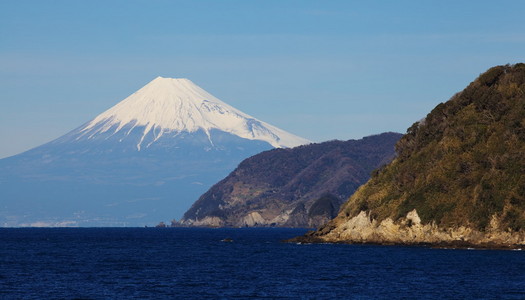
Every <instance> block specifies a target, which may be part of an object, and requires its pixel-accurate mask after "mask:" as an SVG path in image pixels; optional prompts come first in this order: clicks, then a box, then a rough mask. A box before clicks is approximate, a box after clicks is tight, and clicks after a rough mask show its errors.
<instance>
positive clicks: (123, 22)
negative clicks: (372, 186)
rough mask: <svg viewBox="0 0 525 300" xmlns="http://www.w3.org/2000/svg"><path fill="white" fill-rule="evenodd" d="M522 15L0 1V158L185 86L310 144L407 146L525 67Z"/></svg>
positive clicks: (297, 4)
mask: <svg viewBox="0 0 525 300" xmlns="http://www.w3.org/2000/svg"><path fill="white" fill-rule="evenodd" d="M524 11H525V1H505V0H503V1H497V2H496V1H446V0H445V1H444V0H441V1H286V0H281V1H271V0H264V1H227V0H226V1H155V0H153V1H149V0H141V1H134V0H125V1H93V0H91V1H24V0H17V1H1V2H0V108H1V109H0V141H1V142H0V158H1V157H5V156H9V155H13V154H16V153H19V152H21V151H24V150H27V149H29V148H32V147H35V146H38V145H40V144H42V143H45V142H48V141H50V140H52V139H54V138H57V137H59V136H60V135H62V134H64V133H66V132H68V131H70V130H72V129H74V128H76V127H78V126H80V125H81V124H83V123H85V122H87V121H88V120H90V119H92V118H93V117H95V116H96V115H98V114H99V113H101V112H102V111H104V110H106V109H107V108H109V107H111V106H113V105H114V104H116V103H117V102H119V101H120V100H122V99H124V98H125V97H127V96H128V95H129V94H131V93H133V92H135V91H136V90H137V89H139V88H140V87H142V86H143V85H145V84H146V83H148V82H149V81H151V80H152V79H154V78H155V77H157V76H164V77H186V78H189V79H191V80H192V81H193V82H195V83H196V84H198V85H200V86H201V87H202V88H204V89H206V90H207V91H209V92H210V93H212V94H214V95H215V96H217V97H218V98H219V99H221V100H223V101H225V102H227V103H229V104H230V105H232V106H234V107H237V108H238V109H240V110H242V111H244V112H246V113H248V114H251V115H253V116H255V117H257V118H259V119H261V120H264V121H266V122H269V123H271V124H273V125H276V126H278V127H281V128H282V129H285V130H287V131H290V132H292V133H295V134H297V135H300V136H303V137H305V138H308V139H311V140H313V141H324V140H330V139H343V140H344V139H351V138H360V137H363V136H366V135H370V134H375V133H380V132H384V131H398V132H405V131H406V128H407V127H409V126H410V125H411V124H412V123H413V122H415V121H417V120H419V119H421V118H423V117H424V116H425V115H426V114H427V113H428V112H429V111H430V110H431V109H432V108H433V107H434V106H436V105H437V104H438V103H440V102H444V101H446V100H448V99H449V98H450V97H451V96H452V95H453V94H454V93H456V92H458V91H460V90H462V89H463V88H464V87H465V86H466V85H467V84H468V83H469V82H471V81H472V80H473V79H475V77H477V76H478V75H479V74H480V73H482V72H484V71H485V70H486V69H488V68H489V67H491V66H494V65H500V64H506V63H516V62H523V61H525V59H524V56H525V22H524V21H523V12H524Z"/></svg>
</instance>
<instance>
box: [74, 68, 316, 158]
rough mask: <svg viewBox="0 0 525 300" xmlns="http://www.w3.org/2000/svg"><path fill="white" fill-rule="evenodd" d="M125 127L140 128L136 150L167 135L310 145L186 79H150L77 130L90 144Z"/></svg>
mask: <svg viewBox="0 0 525 300" xmlns="http://www.w3.org/2000/svg"><path fill="white" fill-rule="evenodd" d="M130 126H131V128H132V129H133V128H135V127H139V128H141V127H144V129H143V135H142V139H141V140H140V142H139V143H138V145H137V148H138V149H139V150H140V148H141V144H142V141H143V139H144V137H145V136H146V135H147V134H148V133H149V132H150V131H152V130H153V132H154V133H155V140H157V139H159V138H160V137H161V136H163V135H164V134H166V133H177V132H183V131H185V132H195V131H197V130H203V131H204V132H205V133H206V134H207V135H208V138H209V139H210V142H211V143H212V144H213V139H212V137H211V136H210V130H211V129H218V130H221V131H224V132H227V133H230V134H233V135H236V136H239V137H241V138H245V139H249V140H261V141H265V142H268V143H269V144H271V145H272V146H273V147H277V148H280V147H295V146H298V145H303V144H308V143H310V141H308V140H306V139H304V138H301V137H298V136H295V135H293V134H290V133H288V132H286V131H284V130H282V129H279V128H277V127H275V126H272V125H270V124H268V123H265V122H262V121H259V120H257V119H255V118H254V117H252V116H250V115H247V114H245V113H243V112H241V111H239V110H237V109H235V108H234V107H232V106H230V105H228V104H226V103H224V102H222V101H221V100H219V99H217V98H215V97H214V96H213V95H211V94H209V93H208V92H206V91H205V90H203V89H201V88H200V87H199V86H197V85H196V84H194V83H193V82H191V81H190V80H188V79H185V78H163V77H157V78H155V79H154V80H153V81H151V82H150V83H148V84H147V85H145V86H144V87H143V88H141V89H140V90H138V91H137V92H135V93H134V94H132V95H131V96H129V97H127V98H126V99H124V100H122V101H121V102H119V103H118V104H117V105H115V106H113V107H112V108H110V109H108V110H107V111H105V112H103V113H102V114H100V115H98V116H97V117H96V118H95V119H93V120H92V121H91V122H89V123H88V124H86V125H85V126H84V127H83V128H81V129H80V133H81V136H84V137H85V136H87V137H88V138H91V137H93V136H95V135H97V134H98V133H104V132H108V131H109V130H111V131H114V132H115V133H116V132H119V131H120V130H122V129H123V128H124V127H126V128H129V127H130ZM132 129H131V130H132ZM126 130H127V131H128V133H129V132H131V130H129V129H126Z"/></svg>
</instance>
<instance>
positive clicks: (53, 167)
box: [0, 77, 310, 226]
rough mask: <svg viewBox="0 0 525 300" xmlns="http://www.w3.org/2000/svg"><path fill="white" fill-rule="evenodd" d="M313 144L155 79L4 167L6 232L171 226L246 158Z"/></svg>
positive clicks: (185, 86) (194, 90)
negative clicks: (13, 229) (165, 223)
mask: <svg viewBox="0 0 525 300" xmlns="http://www.w3.org/2000/svg"><path fill="white" fill-rule="evenodd" d="M308 143H310V141H308V140H307V139H304V138H301V137H298V136H295V135H293V134H290V133H288V132H286V131H284V130H282V129H279V128H277V127H275V126H272V125H270V124H268V123H265V122H263V121H260V120H257V119H256V118H254V117H252V116H250V115H248V114H245V113H243V112H241V111H239V110H237V109H235V108H234V107H232V106H230V105H228V104H226V103H224V102H222V101H221V100H219V99H217V98H216V97H214V96H212V95H211V94H209V93H208V92H206V91H205V90H203V89H202V88H200V87H198V86H197V85H195V84H194V83H193V82H191V81H190V80H188V79H173V78H162V77H157V78H156V79H154V80H153V81H151V82H150V83H148V84H147V85H145V86H144V87H142V88H141V89H140V90H138V91H137V92H135V93H134V94H132V95H131V96H129V97H128V98H126V99H124V100H122V101H121V102H119V103H118V104H117V105H115V106H113V107H112V108H110V109H108V110H107V111H105V112H103V113H102V114H100V115H98V116H97V117H95V118H94V119H93V120H91V121H89V122H87V123H85V124H84V125H82V126H80V127H78V128H77V129H74V130H73V131H71V132H69V133H67V134H65V135H64V136H62V137H59V138H58V139H56V140H54V141H51V142H49V143H47V144H44V145H42V146H39V147H36V148H34V149H31V150H29V151H26V152H24V153H21V154H18V155H15V156H12V157H8V158H4V159H1V160H0V199H1V200H2V201H1V203H0V207H1V209H0V226H144V225H152V224H157V223H158V222H159V221H169V220H171V218H173V216H178V215H179V216H181V215H182V214H183V213H184V212H185V211H186V210H187V209H188V208H189V207H190V206H191V204H192V203H193V201H195V200H196V199H197V198H198V197H199V196H200V195H201V194H202V193H204V192H205V191H206V190H207V189H208V188H210V187H211V185H212V184H214V183H216V182H217V181H218V180H219V179H221V178H223V177H225V176H226V175H227V174H228V173H229V172H231V171H232V170H233V169H234V168H235V167H236V166H237V164H238V163H239V162H241V161H242V160H243V159H245V158H247V157H250V156H252V155H254V154H257V153H259V152H262V151H265V150H269V149H273V148H291V147H295V146H299V145H303V144H308Z"/></svg>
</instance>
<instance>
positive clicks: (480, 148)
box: [295, 63, 525, 248]
mask: <svg viewBox="0 0 525 300" xmlns="http://www.w3.org/2000/svg"><path fill="white" fill-rule="evenodd" d="M396 148H397V152H398V157H397V158H396V159H395V160H394V161H393V162H392V163H391V164H389V165H387V166H385V167H384V168H382V169H381V170H380V171H379V172H377V173H376V174H375V175H374V176H373V177H372V178H371V179H370V180H369V181H368V182H367V183H366V184H365V185H363V186H362V187H361V188H359V190H358V191H357V192H356V193H355V194H354V195H353V196H352V197H351V198H350V199H349V200H348V201H347V202H346V203H345V204H344V205H343V207H342V208H341V211H340V213H339V215H338V216H337V217H336V218H335V219H333V220H332V221H330V222H329V223H328V224H326V225H325V226H322V227H321V228H319V229H318V230H317V231H315V232H312V233H310V234H308V235H307V236H305V237H302V238H298V239H296V240H295V241H307V242H313V241H317V242H350V243H362V242H365V243H387V244H427V245H428V244H431V245H437V246H440V245H442V246H461V247H502V248H522V247H523V246H525V64H523V63H520V64H516V65H505V66H497V67H493V68H491V69H489V70H488V71H486V72H485V73H483V74H481V75H480V76H479V77H478V78H477V79H476V80H474V81H473V82H472V83H470V84H469V86H468V87H466V88H465V89H464V90H463V91H462V92H460V93H457V94H456V95H454V96H453V97H452V98H451V99H450V100H449V101H447V102H445V103H441V104H439V105H437V106H436V107H435V108H434V109H433V110H432V111H431V112H430V113H429V114H428V115H427V116H426V118H425V119H424V120H422V121H420V122H416V123H415V124H414V125H413V126H412V127H410V128H409V129H408V130H407V133H406V134H405V135H404V136H403V138H402V139H401V140H400V141H399V142H398V143H397V145H396Z"/></svg>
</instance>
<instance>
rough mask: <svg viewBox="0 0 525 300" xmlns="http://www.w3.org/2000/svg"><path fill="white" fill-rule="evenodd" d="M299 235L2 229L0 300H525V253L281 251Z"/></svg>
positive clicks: (327, 247) (293, 247) (347, 248)
mask: <svg viewBox="0 0 525 300" xmlns="http://www.w3.org/2000/svg"><path fill="white" fill-rule="evenodd" d="M304 232H305V230H301V229H275V228H267V229H189V228H54V229H53V228H47V229H39V228H17V229H0V299H206V298H211V299H250V298H269V299H284V298H291V299H297V298H299V299H300V298H303V299H335V298H338V299H525V252H524V251H498V250H452V249H429V248H423V247H400V246H372V245H331V244H320V245H298V244H288V243H282V242H281V241H282V240H283V239H287V238H291V237H294V236H297V235H300V234H303V233H304ZM224 239H231V240H232V241H231V242H226V241H222V240H224Z"/></svg>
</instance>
